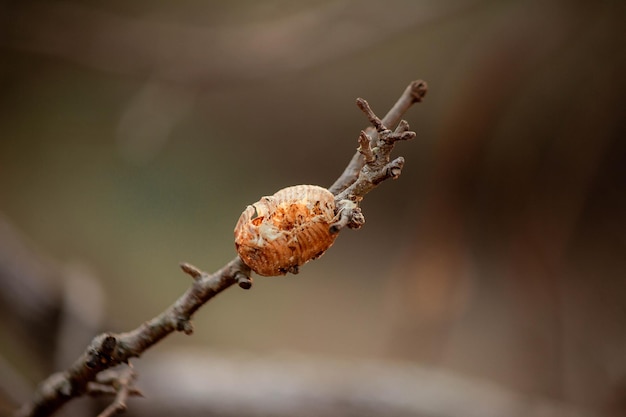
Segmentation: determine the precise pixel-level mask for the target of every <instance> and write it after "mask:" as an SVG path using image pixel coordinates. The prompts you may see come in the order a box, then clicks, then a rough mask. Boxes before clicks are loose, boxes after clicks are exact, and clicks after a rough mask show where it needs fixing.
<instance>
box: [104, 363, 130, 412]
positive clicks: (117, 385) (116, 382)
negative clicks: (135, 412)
mask: <svg viewBox="0 0 626 417" xmlns="http://www.w3.org/2000/svg"><path fill="white" fill-rule="evenodd" d="M136 377H137V374H136V373H135V371H134V369H133V367H132V366H130V365H129V366H128V367H127V368H126V369H124V370H122V371H120V372H119V375H117V376H116V377H115V378H113V379H111V380H110V385H111V386H112V387H113V388H114V389H115V391H117V395H116V396H115V399H114V400H113V402H112V403H111V404H110V405H109V406H108V407H107V408H105V409H104V410H103V411H102V412H101V413H100V414H98V417H111V416H113V415H115V414H117V413H121V412H124V411H126V408H127V405H126V401H127V400H128V397H129V396H131V395H133V394H134V393H136V392H137V390H136V389H135V388H134V386H133V383H134V381H135V378H136Z"/></svg>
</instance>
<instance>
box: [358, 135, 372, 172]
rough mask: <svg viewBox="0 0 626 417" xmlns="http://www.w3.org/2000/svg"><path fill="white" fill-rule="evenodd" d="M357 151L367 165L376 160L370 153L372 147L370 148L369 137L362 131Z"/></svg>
mask: <svg viewBox="0 0 626 417" xmlns="http://www.w3.org/2000/svg"><path fill="white" fill-rule="evenodd" d="M357 150H358V151H359V152H360V153H361V155H363V157H364V158H365V162H366V163H368V164H369V163H372V162H374V161H375V160H376V158H375V157H374V154H373V153H372V147H371V146H370V137H369V136H367V133H365V131H363V130H361V134H360V135H359V147H358V148H357Z"/></svg>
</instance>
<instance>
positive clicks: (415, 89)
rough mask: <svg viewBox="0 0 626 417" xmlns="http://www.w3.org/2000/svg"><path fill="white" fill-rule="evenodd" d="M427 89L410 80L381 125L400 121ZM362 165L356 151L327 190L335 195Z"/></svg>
mask: <svg viewBox="0 0 626 417" xmlns="http://www.w3.org/2000/svg"><path fill="white" fill-rule="evenodd" d="M427 91H428V85H427V84H426V82H425V81H422V80H417V81H413V82H411V83H410V84H409V85H408V87H407V88H406V89H405V90H404V92H403V93H402V95H401V96H400V98H399V99H398V101H396V104H394V105H393V107H392V108H391V110H389V111H388V112H387V114H386V115H385V117H383V119H382V123H383V125H385V126H394V125H396V124H398V123H400V121H401V119H402V116H403V115H404V113H406V111H407V110H408V109H409V108H410V107H411V106H412V105H413V104H414V103H420V102H421V101H422V100H423V99H424V96H425V95H426V92H427ZM365 132H366V133H367V135H368V136H370V137H372V138H374V136H375V135H376V130H375V129H372V128H369V129H367V130H366V131H365ZM363 165H365V160H364V159H363V156H362V155H361V153H360V152H358V151H357V152H356V153H355V154H354V156H353V157H352V159H351V160H350V163H349V164H348V166H347V167H346V169H345V170H344V171H343V173H342V174H341V176H340V177H339V178H337V180H336V181H335V183H334V184H333V185H331V186H330V187H329V188H328V190H329V191H330V192H331V193H333V194H335V195H337V194H339V193H341V192H342V191H344V190H345V189H346V188H348V186H350V184H352V183H353V182H354V181H356V179H357V177H358V176H359V172H360V171H361V168H363Z"/></svg>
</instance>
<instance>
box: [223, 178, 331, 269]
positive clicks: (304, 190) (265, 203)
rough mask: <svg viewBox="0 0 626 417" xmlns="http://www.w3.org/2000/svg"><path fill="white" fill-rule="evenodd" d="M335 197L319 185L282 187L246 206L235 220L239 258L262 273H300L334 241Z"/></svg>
mask: <svg viewBox="0 0 626 417" xmlns="http://www.w3.org/2000/svg"><path fill="white" fill-rule="evenodd" d="M334 219H335V197H334V196H333V195H332V193H331V192H330V191H328V190H327V189H325V188H323V187H319V186H317V185H295V186H293V187H287V188H283V189H282V190H280V191H277V192H276V193H275V194H274V195H272V196H269V197H262V198H261V199H260V200H259V201H257V202H256V203H254V204H252V205H251V206H248V207H247V208H246V209H245V210H244V212H243V213H242V214H241V216H240V217H239V221H238V222H237V225H236V226H235V247H236V248H237V252H238V253H239V256H240V257H241V259H242V260H243V261H244V262H245V264H246V265H248V266H249V267H250V268H251V269H252V270H253V271H254V272H256V273H257V274H259V275H263V276H277V275H285V274H286V273H287V272H292V273H297V272H298V267H299V266H300V265H303V264H305V263H306V262H308V261H310V260H311V259H316V258H319V257H320V256H322V254H323V253H324V252H325V251H326V250H327V249H328V248H329V247H330V246H331V245H332V244H333V242H334V241H335V238H336V237H337V233H331V232H330V225H331V224H332V223H333V220H334Z"/></svg>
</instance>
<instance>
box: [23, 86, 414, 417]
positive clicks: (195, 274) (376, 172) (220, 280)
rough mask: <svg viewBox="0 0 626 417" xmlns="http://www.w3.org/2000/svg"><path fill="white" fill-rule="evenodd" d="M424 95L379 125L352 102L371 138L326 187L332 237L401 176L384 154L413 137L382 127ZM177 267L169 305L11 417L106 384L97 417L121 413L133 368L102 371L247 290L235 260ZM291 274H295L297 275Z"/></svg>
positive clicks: (51, 381) (87, 354) (245, 275)
mask: <svg viewBox="0 0 626 417" xmlns="http://www.w3.org/2000/svg"><path fill="white" fill-rule="evenodd" d="M425 93H426V83H424V82H423V81H414V82H412V83H411V84H410V85H409V86H408V87H407V89H406V90H405V91H404V93H403V94H402V96H401V97H400V99H399V100H398V102H397V103H396V104H395V105H394V107H393V108H392V109H391V110H390V111H389V113H387V115H386V116H385V118H383V119H382V120H380V119H379V118H378V117H377V116H376V115H375V114H374V112H373V111H372V110H371V108H370V107H369V105H368V104H367V102H366V101H365V100H363V99H359V100H358V101H357V103H358V105H359V107H360V108H361V109H362V110H363V111H364V112H365V113H366V115H367V117H368V119H369V120H370V122H371V123H372V124H373V125H374V127H375V130H372V132H371V133H366V132H361V135H360V136H359V149H358V151H357V153H356V154H355V157H354V158H353V159H352V161H351V162H350V164H349V165H348V168H346V170H345V171H344V173H343V174H342V175H341V177H340V178H339V179H338V180H337V182H335V185H333V187H331V192H333V194H334V195H335V201H336V204H337V216H336V221H335V222H334V223H333V224H332V225H331V226H330V227H331V232H333V233H337V232H339V231H340V230H341V229H342V228H344V227H346V226H347V227H349V228H353V229H356V228H359V227H360V226H361V225H363V223H365V219H364V217H363V214H362V213H361V210H360V208H359V207H358V202H359V201H360V200H361V199H362V198H363V196H364V195H365V194H367V193H368V192H369V191H371V190H372V189H373V188H374V187H376V186H377V185H378V184H379V183H380V182H382V181H384V180H385V179H388V178H397V177H398V176H399V175H400V172H401V170H402V166H403V165H404V159H403V158H401V157H400V158H396V159H395V160H393V161H391V162H390V156H389V155H390V153H391V151H392V149H393V147H394V142H395V141H396V140H404V139H410V138H412V137H414V136H415V133H414V132H410V131H409V130H408V128H409V127H408V124H407V123H406V122H403V123H400V126H398V128H397V129H396V130H395V131H393V132H392V131H391V130H389V129H388V128H387V127H386V126H388V125H395V124H397V123H398V122H400V119H401V117H402V115H403V113H404V112H405V111H406V110H407V109H408V108H409V107H410V106H411V105H412V104H413V103H415V102H419V101H421V99H422V97H423V96H424V94H425ZM370 138H371V140H370ZM373 142H376V143H375V145H376V146H374V147H373V148H372V146H371V144H372V143H373ZM362 155H363V156H362ZM355 160H356V162H355ZM180 266H181V269H182V270H183V272H185V273H186V274H188V275H190V276H191V277H192V278H193V282H192V284H191V286H190V287H189V288H188V289H187V291H186V292H185V293H184V294H183V295H182V296H181V297H180V298H179V299H178V300H176V302H175V303H174V304H172V305H171V306H170V307H168V308H167V309H166V310H165V311H163V312H162V313H161V314H159V315H158V316H156V317H154V318H152V319H151V320H148V321H147V322H145V323H143V324H142V325H140V326H139V327H137V328H136V329H134V330H131V331H129V332H126V333H118V334H115V333H103V334H101V335H98V336H96V337H95V338H94V339H93V340H92V342H91V343H90V345H89V346H88V347H87V349H86V350H85V351H84V352H83V354H82V355H81V356H80V357H79V358H78V359H77V360H76V361H75V362H74V364H73V365H72V366H71V367H70V368H69V369H67V370H65V371H62V372H57V373H55V374H52V375H51V376H49V377H48V378H47V379H46V380H44V381H43V382H42V383H41V384H40V386H39V388H38V390H37V392H36V393H35V397H34V399H33V400H32V402H30V403H26V404H24V405H23V406H22V408H21V409H19V410H18V411H17V412H16V414H15V416H16V417H27V416H48V415H51V414H52V413H54V412H55V411H56V410H58V409H59V408H60V407H61V406H63V405H64V404H65V403H66V402H68V401H70V400H71V399H72V398H75V397H79V396H82V395H84V394H88V393H90V392H91V393H95V392H97V391H99V392H100V393H105V392H109V393H110V391H111V390H110V389H109V388H105V387H106V386H107V385H109V386H114V387H115V389H116V393H117V395H116V400H115V401H114V402H113V404H111V405H110V406H109V407H108V408H107V409H106V410H105V411H104V412H103V413H102V414H101V416H111V415H113V414H115V413H117V412H119V411H121V410H124V409H125V408H126V400H127V398H128V396H129V395H134V393H136V391H135V389H134V387H132V382H133V380H134V378H135V375H134V373H132V369H131V370H129V371H127V373H123V374H121V375H118V376H117V377H115V378H113V380H111V379H107V376H106V375H105V376H103V375H102V374H101V372H102V371H104V370H107V369H110V368H113V367H115V366H117V365H120V364H123V363H128V360H129V359H131V358H134V357H139V356H141V354H142V353H143V352H145V351H146V350H147V349H149V348H150V347H151V346H153V345H154V344H156V343H158V342H159V341H160V340H161V339H163V338H165V337H166V336H168V335H169V334H170V333H173V332H174V331H178V332H184V333H185V334H191V333H193V326H192V323H191V317H192V316H193V314H194V313H195V312H196V311H197V310H198V309H199V308H200V307H201V306H202V305H204V304H205V303H206V302H208V301H209V300H211V299H212V298H213V297H215V296H216V295H217V294H219V293H220V292H222V291H224V290H225V289H227V288H229V287H230V286H232V285H233V284H235V283H236V284H238V285H239V286H240V287H241V288H244V289H249V288H250V287H251V286H252V278H251V277H250V274H251V270H250V268H249V267H248V266H246V265H245V264H244V262H243V261H242V260H241V259H240V258H239V257H236V258H234V259H233V260H231V261H230V262H229V263H228V264H226V266H224V267H223V268H222V269H220V270H219V271H217V272H215V273H214V274H208V273H206V272H203V271H201V270H200V269H198V268H196V267H195V266H193V265H190V264H187V263H182V264H181V265H180ZM291 272H293V273H296V272H297V270H293V271H291ZM129 369H130V368H129ZM98 377H100V378H98ZM108 378H110V376H109V377H108ZM103 381H104V382H103ZM106 381H109V383H107V382H106ZM110 381H113V382H112V383H111V382H110ZM94 383H95V385H94ZM111 384H112V385H111Z"/></svg>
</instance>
